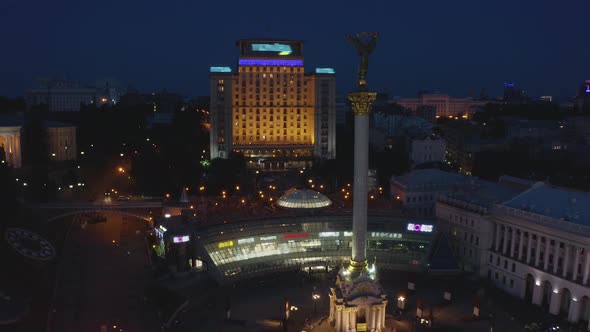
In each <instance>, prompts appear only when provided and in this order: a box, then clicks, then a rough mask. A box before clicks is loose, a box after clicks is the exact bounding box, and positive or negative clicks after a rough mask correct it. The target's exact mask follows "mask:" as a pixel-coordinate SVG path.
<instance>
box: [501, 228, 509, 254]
mask: <svg viewBox="0 0 590 332" xmlns="http://www.w3.org/2000/svg"><path fill="white" fill-rule="evenodd" d="M507 249H508V227H507V226H504V243H502V253H503V254H504V255H506V250H507Z"/></svg>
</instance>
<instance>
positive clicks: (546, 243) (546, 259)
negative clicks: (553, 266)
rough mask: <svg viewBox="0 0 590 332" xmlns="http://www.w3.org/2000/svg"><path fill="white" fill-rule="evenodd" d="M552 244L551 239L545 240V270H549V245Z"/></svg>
mask: <svg viewBox="0 0 590 332" xmlns="http://www.w3.org/2000/svg"><path fill="white" fill-rule="evenodd" d="M550 243H551V241H550V240H549V238H545V246H544V247H545V248H544V250H545V251H543V256H545V264H543V270H547V269H548V268H549V251H550V249H549V244H550Z"/></svg>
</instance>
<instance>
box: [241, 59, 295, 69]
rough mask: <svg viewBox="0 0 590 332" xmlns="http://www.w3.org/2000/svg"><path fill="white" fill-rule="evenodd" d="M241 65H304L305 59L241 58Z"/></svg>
mask: <svg viewBox="0 0 590 332" xmlns="http://www.w3.org/2000/svg"><path fill="white" fill-rule="evenodd" d="M238 64H239V65H240V66H284V67H302V66H303V60H299V59H289V60H281V59H240V60H239V61H238Z"/></svg>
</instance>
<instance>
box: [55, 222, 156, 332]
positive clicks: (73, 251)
mask: <svg viewBox="0 0 590 332" xmlns="http://www.w3.org/2000/svg"><path fill="white" fill-rule="evenodd" d="M104 215H105V216H106V217H107V222H105V223H99V224H88V225H87V226H86V227H85V228H84V229H82V228H81V227H80V226H73V227H72V229H71V232H70V235H69V238H68V239H67V242H66V244H65V247H64V252H63V255H62V263H61V266H60V272H58V284H57V289H56V297H55V299H54V313H53V315H52V317H51V318H50V322H51V324H50V326H49V328H48V329H47V331H52V332H53V331H55V332H70V331H71V332H74V331H76V332H77V331H97V332H98V331H101V326H103V325H105V326H108V331H109V332H110V331H138V332H139V331H146V332H149V331H159V321H158V319H157V316H156V314H155V310H154V309H153V308H152V307H151V305H150V304H149V303H147V302H145V301H143V299H142V298H143V292H144V289H145V285H146V284H147V282H148V278H149V274H150V273H149V272H150V271H149V269H148V257H147V254H146V250H145V242H144V240H143V231H144V230H145V224H144V222H143V221H141V220H139V219H135V218H129V217H123V216H120V215H117V214H114V213H108V212H107V213H104ZM136 232H138V233H136ZM113 326H116V328H113Z"/></svg>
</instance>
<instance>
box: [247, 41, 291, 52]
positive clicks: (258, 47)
mask: <svg viewBox="0 0 590 332" xmlns="http://www.w3.org/2000/svg"><path fill="white" fill-rule="evenodd" d="M252 51H255V52H278V53H279V55H289V54H291V52H293V49H292V48H291V46H290V45H287V44H279V43H274V44H252Z"/></svg>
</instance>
